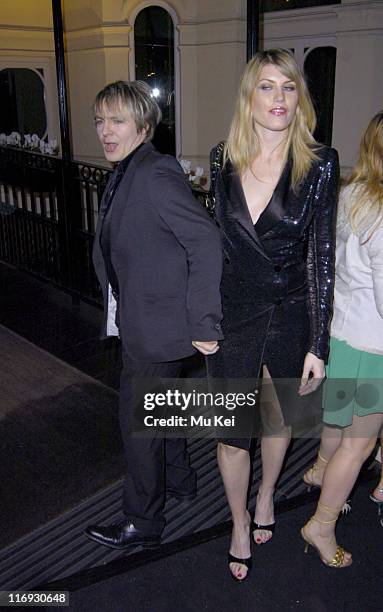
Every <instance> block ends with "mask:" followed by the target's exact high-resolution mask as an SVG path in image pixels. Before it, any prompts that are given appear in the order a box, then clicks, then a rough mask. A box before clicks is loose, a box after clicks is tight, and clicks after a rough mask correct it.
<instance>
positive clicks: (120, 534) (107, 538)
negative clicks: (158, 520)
mask: <svg viewBox="0 0 383 612" xmlns="http://www.w3.org/2000/svg"><path fill="white" fill-rule="evenodd" d="M84 533H85V535H86V536H87V537H88V538H90V539H91V540H94V541H95V542H97V543H98V544H103V545H104V546H108V547H109V548H116V549H117V550H126V549H127V548H131V547H132V546H143V547H144V548H155V547H156V546H159V545H160V544H161V536H159V535H156V534H149V535H148V534H146V533H142V531H140V530H139V529H136V527H135V526H134V525H133V523H131V522H130V521H127V520H125V521H123V522H121V523H117V524H115V525H109V526H105V527H101V526H98V525H89V526H88V527H87V528H86V529H85V532H84Z"/></svg>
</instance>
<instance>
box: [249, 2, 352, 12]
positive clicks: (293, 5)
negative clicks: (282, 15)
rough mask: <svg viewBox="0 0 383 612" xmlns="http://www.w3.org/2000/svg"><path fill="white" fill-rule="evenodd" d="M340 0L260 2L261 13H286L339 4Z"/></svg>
mask: <svg viewBox="0 0 383 612" xmlns="http://www.w3.org/2000/svg"><path fill="white" fill-rule="evenodd" d="M340 3H341V0H261V2H260V7H261V12H263V13H266V12H268V11H287V10H289V9H298V8H299V9H301V8H309V7H310V6H321V5H327V4H340Z"/></svg>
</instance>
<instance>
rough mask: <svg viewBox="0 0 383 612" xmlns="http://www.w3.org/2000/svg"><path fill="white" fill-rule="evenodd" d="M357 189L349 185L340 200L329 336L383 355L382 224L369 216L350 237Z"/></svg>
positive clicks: (374, 217)
mask: <svg viewBox="0 0 383 612" xmlns="http://www.w3.org/2000/svg"><path fill="white" fill-rule="evenodd" d="M359 189H360V188H358V187H357V186H355V185H348V186H347V187H345V188H343V189H342V190H341V193H340V197H339V208H338V224H337V245H336V273H335V274H336V276H335V293H334V316H333V320H332V323H331V335H332V336H334V337H335V338H338V339H339V340H345V341H346V342H347V344H349V345H350V346H352V347H354V348H356V349H360V350H362V351H367V352H369V353H377V354H380V355H383V222H380V223H379V225H378V227H377V229H376V230H375V231H374V233H373V235H372V237H371V238H370V240H369V241H368V242H367V243H366V244H362V243H363V242H364V240H366V238H368V236H369V235H370V233H371V228H372V227H374V226H375V224H376V215H375V216H374V215H373V214H370V213H369V215H368V216H367V217H366V218H365V220H364V221H363V226H362V227H360V229H358V231H357V233H353V232H352V230H351V227H350V223H349V221H348V212H349V210H350V207H351V206H352V204H353V203H354V202H355V199H356V198H357V197H358V191H359Z"/></svg>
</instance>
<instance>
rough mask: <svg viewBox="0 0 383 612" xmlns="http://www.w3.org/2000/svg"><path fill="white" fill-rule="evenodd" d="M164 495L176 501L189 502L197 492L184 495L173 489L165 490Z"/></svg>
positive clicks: (182, 492)
mask: <svg viewBox="0 0 383 612" xmlns="http://www.w3.org/2000/svg"><path fill="white" fill-rule="evenodd" d="M166 495H168V496H169V497H174V498H175V499H177V500H178V501H183V502H191V501H193V500H194V499H195V498H196V497H197V491H191V492H190V493H185V492H184V491H176V490H175V489H166Z"/></svg>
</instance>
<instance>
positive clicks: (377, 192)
mask: <svg viewBox="0 0 383 612" xmlns="http://www.w3.org/2000/svg"><path fill="white" fill-rule="evenodd" d="M346 184H347V185H355V187H356V188H357V190H358V191H357V198H356V201H355V203H354V204H353V205H352V206H351V208H350V212H349V220H350V225H351V228H352V229H353V231H357V230H358V228H359V227H360V226H361V225H362V222H363V220H364V219H365V218H366V216H367V215H368V216H372V217H373V218H374V219H375V222H374V223H373V228H372V231H371V233H370V235H369V237H368V238H367V240H366V241H365V242H364V244H365V243H366V242H368V240H369V239H370V238H371V236H372V234H373V233H374V231H375V229H376V228H377V227H378V225H379V224H380V223H381V222H382V220H383V111H380V112H379V113H377V114H376V115H375V117H373V118H372V119H371V121H370V123H369V124H368V127H367V129H366V131H365V133H364V135H363V138H362V140H361V143H360V147H359V157H358V160H357V162H356V165H355V168H354V170H353V172H352V174H351V176H350V177H349V179H348V180H347V182H346Z"/></svg>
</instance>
